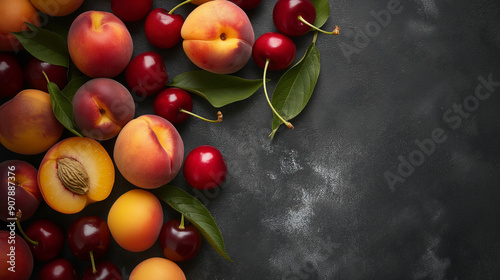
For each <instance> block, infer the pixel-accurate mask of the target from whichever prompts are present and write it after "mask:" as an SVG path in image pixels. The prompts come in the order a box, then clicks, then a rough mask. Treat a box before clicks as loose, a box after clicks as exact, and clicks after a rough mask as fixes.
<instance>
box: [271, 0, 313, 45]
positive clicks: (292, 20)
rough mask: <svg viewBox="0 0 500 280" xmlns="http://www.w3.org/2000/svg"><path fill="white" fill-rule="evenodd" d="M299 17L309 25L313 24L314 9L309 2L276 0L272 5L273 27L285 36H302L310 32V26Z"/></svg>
mask: <svg viewBox="0 0 500 280" xmlns="http://www.w3.org/2000/svg"><path fill="white" fill-rule="evenodd" d="M299 16H302V18H303V19H304V20H305V21H307V22H308V23H310V24H313V23H314V20H315V19H316V9H315V8H314V5H313V3H312V2H311V1H310V0H278V1H277V2H276V4H275V5H274V9H273V22H274V25H275V26H276V29H278V31H279V32H281V33H283V34H285V35H287V36H291V37H296V36H302V35H304V34H306V33H307V32H308V31H309V30H311V26H309V25H307V24H306V23H304V22H303V21H301V20H300V19H299Z"/></svg>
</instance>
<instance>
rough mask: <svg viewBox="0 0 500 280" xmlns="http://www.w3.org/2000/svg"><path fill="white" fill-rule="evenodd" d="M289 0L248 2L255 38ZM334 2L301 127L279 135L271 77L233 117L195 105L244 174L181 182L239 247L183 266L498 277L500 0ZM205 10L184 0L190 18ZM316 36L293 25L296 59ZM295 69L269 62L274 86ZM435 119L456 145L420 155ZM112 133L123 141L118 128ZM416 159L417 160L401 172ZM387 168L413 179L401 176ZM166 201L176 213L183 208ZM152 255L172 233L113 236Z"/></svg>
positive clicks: (218, 270) (187, 138)
mask: <svg viewBox="0 0 500 280" xmlns="http://www.w3.org/2000/svg"><path fill="white" fill-rule="evenodd" d="M275 2H276V1H265V0H264V1H263V2H262V3H261V5H260V6H259V7H258V8H257V9H255V10H252V11H249V13H248V14H249V17H250V20H251V21H252V23H253V24H254V30H255V34H256V37H258V36H259V35H261V34H263V33H265V32H268V31H275V29H274V26H273V23H272V7H273V5H274V3H275ZM177 3H179V1H158V0H157V1H155V7H162V8H166V9H171V8H172V7H173V6H175V5H176V4H177ZM329 3H330V9H331V12H330V18H329V20H328V21H327V23H326V24H325V26H324V28H325V29H327V30H331V29H333V27H334V25H335V24H338V25H339V26H340V27H341V36H336V37H333V36H327V35H323V34H320V35H319V37H318V41H317V47H318V49H319V51H320V54H321V63H322V68H321V74H320V77H319V81H318V84H317V87H316V89H315V91H314V94H313V96H312V98H311V100H310V102H309V104H308V105H307V107H306V109H305V110H304V111H303V112H302V113H301V114H300V115H299V116H298V117H297V118H296V119H294V120H293V124H294V125H295V127H296V128H295V130H293V131H290V130H286V129H283V128H282V129H280V131H279V132H278V134H277V136H276V137H275V139H274V140H273V141H271V140H270V139H269V138H268V137H267V135H268V134H269V132H270V122H271V119H272V113H271V111H270V109H269V107H268V106H267V103H266V101H265V97H264V94H263V91H262V90H259V91H258V92H256V94H254V95H253V96H252V97H251V98H249V99H247V100H244V101H241V102H238V103H234V104H231V105H228V106H225V107H223V108H222V112H223V114H224V117H225V119H224V122H223V123H221V124H208V123H205V122H202V121H200V120H197V119H193V118H191V119H189V120H188V121H187V122H186V123H184V124H183V125H180V126H179V132H180V133H181V135H182V137H183V139H184V142H185V149H186V153H187V152H188V151H190V150H191V149H193V148H195V147H197V146H199V145H204V144H209V145H213V146H216V147H217V148H219V149H220V150H221V152H222V153H223V154H224V156H225V158H226V161H227V164H228V166H229V175H228V178H227V180H226V182H225V183H224V184H223V186H222V187H220V188H219V189H216V190H215V191H212V192H205V193H201V192H198V193H196V192H192V190H191V188H190V187H189V186H188V185H187V184H186V183H185V182H184V180H183V178H182V176H178V177H177V178H176V179H175V180H174V181H173V182H172V184H174V185H177V186H179V187H181V188H183V189H185V190H187V191H189V192H191V193H192V194H193V195H195V196H197V197H198V198H199V199H200V200H201V201H202V202H203V203H204V204H205V205H206V206H207V208H208V209H209V210H210V211H211V213H212V214H213V216H214V217H215V219H216V221H217V223H218V225H219V227H220V229H221V231H222V233H223V235H224V237H225V242H226V247H227V250H228V253H229V255H230V256H231V258H232V259H233V260H234V263H230V262H228V261H226V260H224V259H223V258H222V257H220V256H219V255H218V254H217V253H216V252H215V251H214V250H213V249H212V248H211V247H210V245H209V244H208V243H207V242H204V244H203V246H202V248H201V251H200V253H199V255H198V256H197V257H196V259H194V260H192V261H190V262H188V263H183V264H181V267H182V268H183V270H184V271H185V273H186V276H187V278H188V279H241V280H245V279H498V277H499V276H498V275H499V274H500V267H499V266H498V263H499V261H500V242H499V238H498V236H499V232H500V224H499V219H498V217H499V216H500V206H499V202H500V190H499V186H500V177H499V176H498V174H499V173H500V162H499V158H500V148H499V147H498V145H497V143H498V140H499V137H500V129H499V128H500V118H499V116H500V114H499V110H498V107H499V105H500V97H499V94H498V93H499V92H500V84H498V82H500V69H499V66H500V19H499V14H500V13H499V12H500V2H498V1H496V0H488V1H451V0H443V1H435V0H413V1H401V2H400V6H398V7H399V9H402V10H401V12H400V13H397V14H392V15H391V18H390V20H389V21H388V22H387V24H384V25H385V26H381V25H380V24H375V23H376V20H375V17H374V16H373V14H377V13H380V12H381V11H383V10H387V7H388V5H391V4H397V2H393V1H389V0H376V1H373V0H372V1H366V0H364V1H362V0H353V1H345V0H342V1H329ZM192 8H193V7H192V6H188V5H186V6H184V7H182V8H180V9H179V10H177V12H178V13H180V14H183V15H184V16H186V15H187V14H188V12H189V11H190V10H191V9H192ZM89 9H98V10H105V11H110V5H109V1H93V0H87V1H85V3H84V6H82V8H81V9H80V11H84V10H89ZM80 11H79V12H80ZM382 13H383V12H382ZM76 14H77V13H76ZM71 19H72V16H69V17H66V18H63V19H57V21H60V22H61V23H65V22H66V23H69V22H71ZM377 25H378V27H379V29H377V28H376V26H377ZM68 26H69V24H68ZM127 26H128V27H129V29H130V31H131V33H132V35H133V38H134V44H135V51H134V56H135V55H137V54H139V53H141V52H144V51H147V50H154V51H157V52H159V53H161V54H162V55H163V57H164V59H165V63H166V66H167V71H168V73H169V76H170V77H171V78H173V77H174V76H176V75H178V74H181V73H183V72H185V71H188V70H192V69H196V67H195V66H194V65H193V64H191V63H190V62H189V61H188V60H187V58H186V57H185V55H184V53H183V52H182V48H181V47H180V46H177V47H175V48H173V49H171V50H159V49H156V48H154V47H152V46H151V45H149V43H148V42H147V40H146V39H145V36H144V34H143V32H142V28H143V21H141V22H138V23H134V24H127ZM368 34H370V35H368ZM311 39H312V34H308V35H305V36H303V37H301V38H296V39H294V40H295V42H296V44H297V48H298V52H297V60H298V58H299V57H301V56H302V54H303V53H304V51H305V49H306V47H307V45H308V44H309V43H310V41H311ZM281 74H282V72H271V73H269V78H270V79H271V82H269V83H268V87H269V89H270V92H272V89H273V87H274V85H275V84H276V82H277V80H278V79H279V77H280V75H281ZM236 75H239V76H242V77H245V78H256V79H258V78H260V77H261V75H262V69H260V68H258V67H257V66H256V65H255V64H254V63H253V61H250V62H249V64H248V65H247V66H246V67H245V68H244V69H243V70H242V71H240V72H238V73H236ZM480 77H483V78H484V79H486V80H488V79H489V80H491V81H493V82H495V83H496V84H495V85H494V86H493V87H491V92H490V95H489V96H488V98H486V99H485V100H481V101H479V102H478V103H477V104H475V103H474V101H477V100H478V99H474V98H473V97H471V96H473V95H474V93H475V89H476V87H477V86H478V85H481V82H480ZM117 79H118V80H120V81H123V77H122V76H119V77H117ZM487 92H488V91H486V88H485V87H483V88H482V89H481V91H480V93H484V94H486V93H487ZM136 102H137V104H138V107H137V116H138V115H142V114H147V113H153V109H152V102H153V98H148V99H145V100H139V99H136ZM194 102H195V106H194V111H196V112H198V113H200V114H202V115H205V116H210V115H211V114H212V115H213V116H215V112H216V109H214V108H212V107H211V106H210V104H209V103H208V102H206V101H204V100H203V99H201V98H199V97H197V96H195V97H194ZM460 104H461V105H462V106H468V107H467V108H471V107H470V106H473V105H477V106H476V107H475V108H473V110H471V112H469V114H464V116H460V115H459V113H458V111H454V110H455V109H454V108H457V107H456V106H457V105H460ZM450 110H451V111H450ZM2 121H3V120H2ZM436 130H437V131H441V133H442V135H441V136H440V137H438V138H439V139H441V140H442V141H440V142H442V143H435V148H434V149H433V150H432V151H431V152H430V153H429V154H428V155H427V154H425V155H424V154H420V155H424V156H423V157H420V158H418V155H419V154H418V150H419V147H418V145H417V144H416V141H417V140H418V141H425V140H424V139H431V138H432V136H433V131H436ZM65 136H69V134H68V133H66V134H65ZM102 144H103V145H104V146H105V147H106V148H107V149H108V151H112V147H113V144H114V140H109V141H105V142H103V143H102ZM0 148H1V150H0V152H1V156H2V161H3V160H7V159H23V160H27V161H30V162H32V163H33V164H34V165H35V166H38V165H39V162H40V160H41V158H42V157H43V155H37V156H21V155H16V154H13V153H11V152H9V151H7V150H6V149H5V148H3V147H0ZM416 151H417V152H416ZM111 154H112V153H111ZM411 156H416V157H415V158H413V160H414V161H415V160H416V161H418V160H420V161H421V162H419V163H418V166H416V167H414V170H413V171H412V172H410V171H411V170H405V169H400V170H399V171H398V165H400V164H401V162H402V161H409V160H410V157H411ZM405 171H406V172H407V173H411V174H404V175H405V176H403V174H400V173H399V172H405ZM387 172H390V173H391V174H393V175H395V176H396V175H397V176H401V177H400V179H401V180H402V181H403V182H401V181H397V182H395V183H394V184H393V185H392V187H391V186H390V184H389V183H388V182H387V179H386V176H385V174H388V173H387ZM406 175H408V176H406ZM132 188H133V186H132V185H130V184H129V183H128V182H126V181H125V180H124V179H123V177H121V175H120V174H119V172H118V170H117V177H116V185H115V187H114V189H113V192H112V194H111V196H110V197H109V198H108V199H107V200H106V201H105V202H102V203H97V204H94V205H91V206H89V207H87V208H86V209H85V210H84V211H82V212H81V213H79V214H75V215H62V214H58V213H55V212H54V211H53V210H51V209H50V208H48V206H47V205H45V204H44V203H43V204H42V205H41V206H40V211H39V213H38V214H37V216H35V217H34V218H33V220H34V219H36V218H51V219H54V220H56V221H57V222H58V223H60V224H61V226H62V227H63V228H67V226H68V225H69V223H70V222H71V220H72V219H74V218H76V217H78V216H82V215H100V216H102V217H103V218H105V217H106V215H107V211H108V210H109V207H110V206H111V204H112V202H113V201H114V200H115V199H116V198H117V197H118V196H119V195H121V194H122V193H124V192H125V191H127V190H129V189H132ZM164 209H165V219H169V218H178V215H176V214H175V213H174V212H173V210H171V209H169V208H168V206H166V205H165V208H164ZM27 224H29V222H26V226H27ZM63 254H64V257H66V258H68V259H70V260H71V261H73V262H74V263H75V265H76V266H77V268H78V271H79V272H80V273H82V272H83V269H84V268H86V267H87V266H88V263H85V262H82V261H79V260H77V259H75V258H74V257H73V256H72V255H71V253H70V252H69V251H68V249H67V247H65V249H64V252H63ZM151 256H162V253H161V250H160V248H159V245H158V244H156V246H154V247H153V248H151V249H150V250H147V251H145V252H143V253H130V252H126V251H124V250H123V249H121V248H119V247H118V246H117V244H116V243H114V242H113V243H112V249H111V250H110V252H109V253H108V254H107V255H106V258H108V259H111V260H113V261H114V262H115V263H116V264H118V265H119V267H120V268H121V270H122V272H123V274H124V276H125V278H127V277H128V275H129V274H130V272H131V270H132V269H133V267H134V266H135V265H136V264H138V263H139V262H140V261H142V260H143V259H145V258H147V257H151ZM38 269H39V265H38V266H37V267H36V268H35V274H36V271H37V270H38Z"/></svg>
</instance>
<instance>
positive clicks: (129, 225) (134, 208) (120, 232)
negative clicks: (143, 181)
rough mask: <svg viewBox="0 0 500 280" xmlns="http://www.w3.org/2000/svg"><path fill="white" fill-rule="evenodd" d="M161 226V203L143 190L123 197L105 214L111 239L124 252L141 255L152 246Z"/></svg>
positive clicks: (137, 190) (135, 190)
mask: <svg viewBox="0 0 500 280" xmlns="http://www.w3.org/2000/svg"><path fill="white" fill-rule="evenodd" d="M162 225H163V208H162V206H161V203H160V200H159V199H158V198H157V197H156V196H155V195H154V194H152V193H150V192H148V191H146V190H143V189H133V190H130V191H128V192H126V193H124V194H122V195H121V196H120V197H119V198H118V199H117V200H116V201H115V202H114V203H113V205H112V206H111V208H110V209H109V213H108V227H109V231H110V232H111V235H112V236H113V239H114V240H115V241H116V243H118V245H120V246H121V247H122V248H124V249H125V250H128V251H131V252H141V251H144V250H147V249H149V248H151V246H153V244H155V242H156V240H157V239H158V236H159V235H160V230H161V227H162Z"/></svg>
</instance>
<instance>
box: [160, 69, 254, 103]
mask: <svg viewBox="0 0 500 280" xmlns="http://www.w3.org/2000/svg"><path fill="white" fill-rule="evenodd" d="M169 86H172V87H178V88H181V89H184V90H186V91H189V92H192V93H195V94H198V95H200V96H202V97H203V98H205V99H206V100H208V102H210V104H212V106H214V107H216V108H219V107H222V106H225V105H227V104H230V103H233V102H236V101H240V100H243V99H246V98H248V97H250V96H252V94H254V93H255V92H256V91H257V90H258V89H259V88H260V87H261V86H262V80H260V79H259V80H248V79H243V78H240V77H236V76H232V75H223V74H215V73H211V72H208V71H205V70H194V71H189V72H185V73H182V74H180V75H178V76H176V77H175V78H174V79H173V80H172V82H170V84H169Z"/></svg>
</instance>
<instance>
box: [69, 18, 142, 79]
mask: <svg viewBox="0 0 500 280" xmlns="http://www.w3.org/2000/svg"><path fill="white" fill-rule="evenodd" d="M133 50H134V45H133V42H132V37H131V36H130V32H129V31H128V29H127V27H126V26H125V24H124V23H123V22H122V21H121V20H120V19H119V18H118V17H117V16H115V15H113V14H112V13H109V12H102V11H86V12H84V13H82V14H80V15H79V16H77V17H76V18H75V20H74V21H73V23H72V24H71V26H70V28H69V32H68V51H69V55H70V57H71V60H72V61H73V62H74V64H75V65H76V67H77V68H78V69H79V70H80V71H81V72H82V73H83V74H85V75H87V76H89V77H92V78H98V77H105V78H113V77H115V76H117V75H118V74H120V73H121V72H122V71H123V70H124V69H125V67H127V65H128V63H129V61H130V59H131V58H132V53H133Z"/></svg>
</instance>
